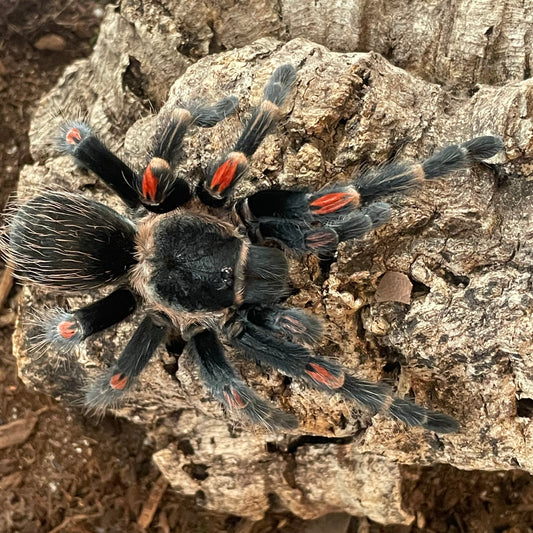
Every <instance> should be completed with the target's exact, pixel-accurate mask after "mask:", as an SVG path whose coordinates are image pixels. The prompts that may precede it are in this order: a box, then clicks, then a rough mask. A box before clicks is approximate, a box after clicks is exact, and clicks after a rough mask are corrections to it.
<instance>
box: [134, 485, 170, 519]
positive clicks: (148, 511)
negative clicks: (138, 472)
mask: <svg viewBox="0 0 533 533" xmlns="http://www.w3.org/2000/svg"><path fill="white" fill-rule="evenodd" d="M167 487H168V481H167V480H166V478H165V477H164V476H160V477H159V478H158V479H157V481H156V482H155V483H154V484H153V486H152V489H151V490H150V494H149V496H148V500H146V503H145V504H144V505H143V508H142V510H141V514H140V515H139V518H138V519H137V524H138V525H139V526H141V527H142V528H143V529H146V528H147V527H148V526H149V525H150V524H151V522H152V520H153V518H154V515H155V512H156V511H157V508H158V506H159V502H160V501H161V498H162V497H163V494H164V493H165V491H166V490H167Z"/></svg>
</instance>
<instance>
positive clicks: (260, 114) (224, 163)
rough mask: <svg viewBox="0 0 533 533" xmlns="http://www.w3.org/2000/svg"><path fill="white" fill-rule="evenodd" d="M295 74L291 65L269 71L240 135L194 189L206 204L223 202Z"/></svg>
mask: <svg viewBox="0 0 533 533" xmlns="http://www.w3.org/2000/svg"><path fill="white" fill-rule="evenodd" d="M295 78H296V70H295V68H294V67H293V66H292V65H281V66H280V67H278V68H277V69H276V70H275V71H274V73H273V74H272V76H271V78H270V80H269V81H268V83H267V86H266V87H265V90H264V93H263V101H262V103H261V105H260V106H259V107H258V108H257V109H256V110H255V111H254V112H253V114H252V116H251V118H250V120H249V121H248V122H247V123H246V126H245V127H244V130H243V132H242V133H241V136H240V137H239V139H238V140H237V143H236V144H235V146H234V147H233V150H231V152H229V153H228V154H227V155H226V156H225V157H224V158H223V159H222V160H219V161H218V162H217V163H216V164H215V165H213V166H212V167H211V168H210V169H209V170H208V171H207V176H206V178H205V181H204V182H203V183H200V184H199V187H198V190H197V193H198V197H199V198H200V200H201V201H202V202H204V203H205V204H207V205H212V206H221V205H224V203H225V201H226V199H227V197H228V195H229V194H230V192H231V190H232V189H233V187H234V186H235V184H236V183H237V181H238V180H239V178H240V177H241V176H242V175H243V174H244V173H245V172H246V171H247V170H248V159H249V158H250V157H251V156H252V155H253V154H254V153H255V152H256V150H257V148H259V145H260V144H261V143H262V142H263V140H264V138H265V137H266V136H267V135H268V133H269V132H270V131H271V130H272V128H273V127H274V125H275V124H276V122H277V121H278V119H279V116H280V107H281V106H282V105H283V103H284V102H285V99H286V98H287V95H288V94H289V92H290V90H291V87H292V85H293V83H294V80H295Z"/></svg>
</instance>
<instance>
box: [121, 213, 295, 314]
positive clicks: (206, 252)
mask: <svg viewBox="0 0 533 533" xmlns="http://www.w3.org/2000/svg"><path fill="white" fill-rule="evenodd" d="M140 224H141V225H140V228H139V232H138V234H137V253H136V258H137V264H136V265H135V266H134V268H133V271H132V282H133V284H134V287H135V288H136V289H137V291H138V292H139V293H141V294H142V295H143V296H144V298H145V299H146V301H147V302H148V303H149V304H150V305H154V306H157V307H158V308H159V309H161V308H167V309H170V310H172V314H175V313H181V312H185V313H209V312H218V311H223V310H224V309H227V308H229V307H231V306H233V305H235V304H240V303H247V304H253V303H269V302H277V301H279V300H280V299H282V298H283V297H285V296H287V295H288V292H289V273H288V265H287V260H286V258H285V256H284V254H283V253H282V252H281V251H280V250H277V249H274V248H264V247H260V246H253V245H250V244H249V243H248V242H246V241H244V240H243V239H242V238H240V237H238V236H237V235H236V233H235V230H234V228H233V227H232V226H229V225H226V224H224V223H222V222H221V221H218V220H217V223H216V224H213V223H211V218H210V217H208V216H200V215H198V214H190V213H179V212H175V213H172V214H168V215H164V216H162V217H158V218H153V217H151V218H149V219H148V220H147V221H146V222H142V221H141V223H140ZM214 250H216V251H217V253H216V254H215V253H213V251H214Z"/></svg>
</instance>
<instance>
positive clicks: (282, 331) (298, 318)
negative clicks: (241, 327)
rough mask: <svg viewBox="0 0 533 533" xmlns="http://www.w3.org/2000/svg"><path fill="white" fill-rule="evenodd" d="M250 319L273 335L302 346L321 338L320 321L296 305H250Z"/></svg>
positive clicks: (248, 311) (314, 342) (311, 344)
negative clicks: (289, 306)
mask: <svg viewBox="0 0 533 533" xmlns="http://www.w3.org/2000/svg"><path fill="white" fill-rule="evenodd" d="M247 315H248V316H249V317H250V320H251V321H252V322H253V323H254V324H257V325H258V326H262V327H264V328H266V329H268V330H270V331H271V332H272V333H273V334H274V335H276V336H278V337H281V338H283V339H286V340H288V341H291V342H295V343H297V344H303V345H304V346H314V345H316V344H317V343H318V342H319V341H320V339H321V338H322V333H323V327H322V322H321V321H320V320H319V319H318V318H316V317H314V316H313V315H310V314H309V313H306V312H305V311H303V310H302V309H299V308H297V307H291V308H286V307H280V306H273V307H259V306H257V307H255V306H254V307H250V308H249V309H248V310H247Z"/></svg>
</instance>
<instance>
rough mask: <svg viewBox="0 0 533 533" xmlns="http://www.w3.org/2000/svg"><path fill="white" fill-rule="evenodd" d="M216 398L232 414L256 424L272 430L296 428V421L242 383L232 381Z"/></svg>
mask: <svg viewBox="0 0 533 533" xmlns="http://www.w3.org/2000/svg"><path fill="white" fill-rule="evenodd" d="M216 397H217V398H218V399H219V400H220V401H221V402H222V403H223V404H224V405H225V406H226V408H228V409H229V410H231V411H233V412H240V413H242V414H243V415H244V416H245V417H246V418H248V419H250V420H251V421H252V422H254V423H256V424H260V425H262V426H263V427H265V428H267V429H269V430H270V431H274V430H277V429H278V430H285V431H288V430H292V429H296V428H297V427H298V420H297V419H296V417H295V416H293V415H291V414H290V413H286V412H285V411H282V410H281V409H278V408H276V407H274V406H273V405H271V404H270V403H269V402H266V401H265V400H263V399H261V398H260V397H259V396H257V394H255V393H254V392H253V391H252V390H251V389H250V388H249V387H247V386H246V385H244V384H243V383H242V382H240V381H237V380H234V381H233V382H232V383H231V384H227V385H225V386H224V388H223V389H222V391H221V393H218V394H216Z"/></svg>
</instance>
